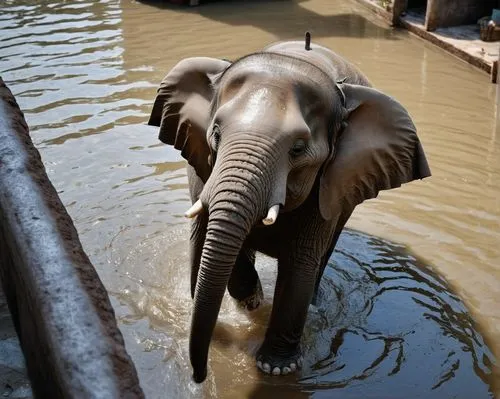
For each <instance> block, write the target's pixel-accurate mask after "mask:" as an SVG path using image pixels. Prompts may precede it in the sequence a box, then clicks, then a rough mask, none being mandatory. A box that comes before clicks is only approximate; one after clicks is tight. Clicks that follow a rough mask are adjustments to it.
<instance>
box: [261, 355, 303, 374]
mask: <svg viewBox="0 0 500 399" xmlns="http://www.w3.org/2000/svg"><path fill="white" fill-rule="evenodd" d="M302 362H303V358H302V356H301V355H300V350H299V349H297V350H296V351H295V352H293V353H291V354H289V355H286V356H277V355H273V354H272V353H266V352H265V351H263V350H262V348H261V349H260V350H259V352H258V353H257V367H258V368H259V370H261V371H263V372H264V373H266V374H271V375H287V374H290V373H294V372H295V371H296V370H298V369H300V368H301V367H302Z"/></svg>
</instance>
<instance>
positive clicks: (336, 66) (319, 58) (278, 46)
mask: <svg viewBox="0 0 500 399" xmlns="http://www.w3.org/2000/svg"><path fill="white" fill-rule="evenodd" d="M310 48H311V49H310V50H306V49H305V42H303V41H289V42H280V43H274V44H271V45H269V46H267V47H265V48H264V50H263V51H264V52H269V53H278V54H284V55H290V56H292V57H295V58H300V59H303V60H304V61H307V62H310V63H312V64H314V65H317V66H318V67H319V68H320V69H322V70H323V71H324V72H326V73H328V74H329V75H330V76H332V77H333V79H335V80H344V79H345V82H346V83H352V84H359V85H363V86H371V83H370V81H369V80H368V78H367V77H366V76H365V75H364V74H363V73H362V72H361V71H360V70H359V69H358V67H356V66H355V65H353V64H352V63H350V62H349V61H347V60H346V59H345V58H343V57H341V56H340V55H338V54H337V53H335V52H333V51H332V50H330V49H328V48H326V47H323V46H320V45H317V44H312V43H311V47H310Z"/></svg>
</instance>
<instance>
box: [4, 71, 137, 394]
mask: <svg viewBox="0 0 500 399" xmlns="http://www.w3.org/2000/svg"><path fill="white" fill-rule="evenodd" d="M0 280H1V281H2V285H3V289H4V292H5V295H6V297H7V302H8V305H9V309H10V312H11V314H12V317H13V320H14V324H15V327H16V331H17V334H18V336H19V340H20V342H21V346H22V349H23V353H24V357H25V359H26V365H27V368H28V375H29V378H30V381H31V384H32V390H33V393H34V395H35V397H39V398H54V399H55V398H78V399H79V398H143V397H144V395H143V392H142V390H141V388H140V386H139V381H138V377H137V373H136V370H135V367H134V365H133V363H132V361H131V359H130V357H129V356H128V354H127V352H126V351H125V346H124V342H123V337H122V335H121V333H120V331H119V329H118V327H117V324H116V320H115V314H114V311H113V308H112V307H111V303H110V301H109V297H108V295H107V292H106V290H105V288H104V286H103V285H102V283H101V281H100V279H99V276H98V275H97V273H96V271H95V269H94V267H93V266H92V264H91V263H90V261H89V259H88V257H87V255H86V254H85V252H84V251H83V249H82V246H81V244H80V241H79V238H78V234H77V232H76V229H75V227H74V226H73V222H72V220H71V218H70V216H69V215H68V213H67V212H66V209H65V208H64V206H63V205H62V203H61V201H60V199H59V197H58V195H57V193H56V191H55V189H54V187H53V186H52V184H51V183H50V181H49V179H48V177H47V175H46V173H45V169H44V166H43V164H42V162H41V159H40V154H39V153H38V151H37V150H36V149H35V147H34V146H33V144H32V142H31V139H30V136H29V132H28V127H27V125H26V122H25V120H24V116H23V114H22V112H21V111H20V110H19V107H18V105H17V103H16V101H15V99H14V97H13V96H12V93H11V92H10V90H9V89H8V88H7V87H6V85H5V84H4V82H3V81H2V79H1V78H0Z"/></svg>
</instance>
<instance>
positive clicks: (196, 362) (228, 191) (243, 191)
mask: <svg viewBox="0 0 500 399" xmlns="http://www.w3.org/2000/svg"><path fill="white" fill-rule="evenodd" d="M256 145H257V144H256V143H255V141H252V142H249V141H248V140H243V141H235V142H232V143H231V145H228V146H227V150H223V149H221V151H220V152H219V154H218V159H217V164H216V167H215V168H214V171H213V173H212V175H211V177H210V179H209V181H208V182H207V184H206V186H205V190H204V192H203V194H202V197H203V203H204V204H205V206H207V207H208V211H209V219H208V226H207V234H206V239H205V244H204V247H203V252H202V256H201V262H200V268H199V272H198V279H197V283H196V289H195V295H194V312H193V317H192V322H191V337H190V346H189V352H190V360H191V365H192V366H193V379H194V380H195V381H196V382H202V381H204V380H205V378H206V375H207V359H208V349H209V345H210V340H211V337H212V332H213V329H214V327H215V323H216V321H217V317H218V314H219V310H220V306H221V302H222V298H223V296H224V293H225V290H226V287H227V284H228V281H229V278H230V276H231V272H232V269H233V266H234V263H235V261H236V258H237V257H238V254H239V252H240V250H241V247H242V245H243V242H244V241H245V239H246V237H247V235H248V234H249V232H250V230H251V228H252V227H253V226H254V225H255V224H256V223H257V222H258V221H259V220H260V219H262V218H263V215H264V216H265V215H266V213H267V211H268V207H269V203H268V202H269V201H270V199H271V198H272V196H273V195H272V189H271V187H272V184H271V182H272V180H273V179H272V178H271V174H270V173H271V172H270V171H272V170H273V168H272V166H273V164H274V163H275V162H276V157H274V154H271V153H270V152H269V150H268V149H266V148H264V147H263V148H261V149H258V148H256ZM266 158H267V159H266ZM264 165H266V166H265V167H264ZM269 166H271V168H270V167H269Z"/></svg>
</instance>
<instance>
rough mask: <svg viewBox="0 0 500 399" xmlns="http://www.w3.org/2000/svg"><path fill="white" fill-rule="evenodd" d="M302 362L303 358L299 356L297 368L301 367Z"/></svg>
mask: <svg viewBox="0 0 500 399" xmlns="http://www.w3.org/2000/svg"><path fill="white" fill-rule="evenodd" d="M303 361H304V358H303V357H302V356H301V357H299V358H298V359H297V366H299V367H302V362H303Z"/></svg>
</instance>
